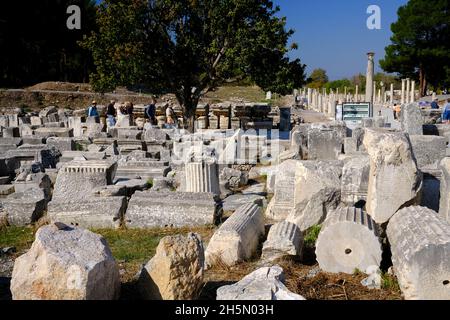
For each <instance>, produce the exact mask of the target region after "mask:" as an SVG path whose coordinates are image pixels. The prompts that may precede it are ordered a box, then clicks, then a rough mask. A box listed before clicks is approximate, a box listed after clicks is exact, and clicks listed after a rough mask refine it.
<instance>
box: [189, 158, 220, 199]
mask: <svg viewBox="0 0 450 320" xmlns="http://www.w3.org/2000/svg"><path fill="white" fill-rule="evenodd" d="M185 170H186V191H187V192H210V193H214V194H220V187H219V167H218V165H217V163H215V161H201V162H190V163H187V164H186V166H185Z"/></svg>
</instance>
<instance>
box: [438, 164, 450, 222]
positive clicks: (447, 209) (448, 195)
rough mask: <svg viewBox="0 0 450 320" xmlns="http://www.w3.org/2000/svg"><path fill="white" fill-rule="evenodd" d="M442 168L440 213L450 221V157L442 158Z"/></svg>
mask: <svg viewBox="0 0 450 320" xmlns="http://www.w3.org/2000/svg"><path fill="white" fill-rule="evenodd" d="M440 169H441V170H442V178H441V185H440V191H441V198H440V201H439V214H440V215H441V217H442V218H443V219H444V220H447V222H449V223H450V158H448V157H446V158H444V159H442V161H441V163H440Z"/></svg>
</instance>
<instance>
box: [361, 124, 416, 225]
mask: <svg viewBox="0 0 450 320" xmlns="http://www.w3.org/2000/svg"><path fill="white" fill-rule="evenodd" d="M364 146H365V147H366V149H367V152H368V153H369V157H370V175H369V188H368V192H367V204H366V208H367V212H368V213H369V214H370V216H371V217H372V219H374V220H375V221H376V222H377V223H379V224H382V223H385V222H387V221H388V220H389V219H390V217H392V215H393V214H394V213H395V212H397V211H398V210H399V209H400V208H401V207H403V206H405V205H407V204H414V203H418V202H419V201H420V195H421V191H422V174H421V173H420V171H419V170H418V169H417V165H416V161H415V160H414V157H413V154H412V149H411V145H410V143H409V141H408V139H407V137H406V135H405V134H404V133H401V132H389V131H386V130H382V129H366V133H365V136H364Z"/></svg>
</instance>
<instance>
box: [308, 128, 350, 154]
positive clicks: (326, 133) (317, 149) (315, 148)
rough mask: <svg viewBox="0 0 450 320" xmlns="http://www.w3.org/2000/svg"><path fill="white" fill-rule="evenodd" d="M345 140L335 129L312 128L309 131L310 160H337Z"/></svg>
mask: <svg viewBox="0 0 450 320" xmlns="http://www.w3.org/2000/svg"><path fill="white" fill-rule="evenodd" d="M342 144H343V141H342V140H341V138H340V137H339V135H338V132H337V131H335V130H326V129H324V130H322V129H311V130H310V131H309V132H308V160H337V159H338V157H339V155H340V154H341V153H342Z"/></svg>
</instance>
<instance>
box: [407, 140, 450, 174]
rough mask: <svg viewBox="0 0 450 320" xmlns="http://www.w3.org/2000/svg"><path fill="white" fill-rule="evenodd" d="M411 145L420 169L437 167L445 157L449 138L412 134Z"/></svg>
mask: <svg viewBox="0 0 450 320" xmlns="http://www.w3.org/2000/svg"><path fill="white" fill-rule="evenodd" d="M409 139H410V141H411V147H412V151H413V154H414V156H415V158H416V160H417V166H418V167H419V168H420V169H425V168H430V169H437V168H438V166H439V163H440V162H441V160H442V159H444V158H445V150H446V148H447V140H446V138H444V137H438V136H419V135H410V136H409Z"/></svg>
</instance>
